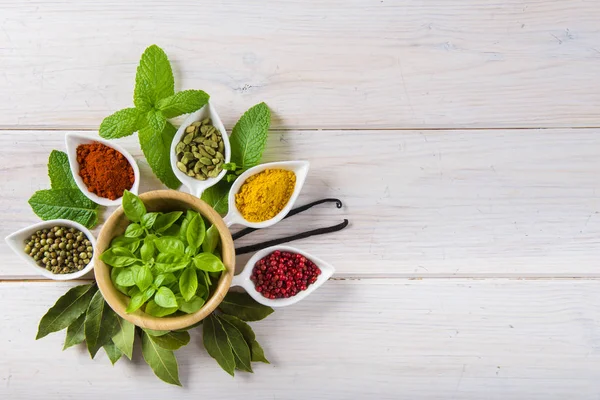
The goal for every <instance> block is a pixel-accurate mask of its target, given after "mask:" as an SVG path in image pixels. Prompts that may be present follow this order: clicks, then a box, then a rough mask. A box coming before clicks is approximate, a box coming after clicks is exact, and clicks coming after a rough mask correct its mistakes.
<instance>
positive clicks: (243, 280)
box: [231, 246, 335, 308]
mask: <svg viewBox="0 0 600 400" xmlns="http://www.w3.org/2000/svg"><path fill="white" fill-rule="evenodd" d="M275 250H279V251H282V252H283V251H289V252H291V253H299V254H302V255H303V256H304V257H306V258H308V259H309V260H310V261H312V262H314V263H315V265H316V266H317V267H319V269H320V270H321V275H319V277H318V278H317V281H316V282H315V283H313V284H311V285H309V286H308V287H307V288H306V290H303V291H301V292H299V293H297V294H296V295H295V296H293V297H288V298H282V299H267V298H266V297H264V296H263V295H262V294H260V293H259V292H257V291H256V288H255V287H254V282H252V281H251V280H250V275H252V270H253V269H254V265H255V264H256V263H257V262H258V261H260V259H261V258H263V257H265V256H267V255H269V254H271V253H272V252H274V251H275ZM334 272H335V268H333V266H332V265H331V264H329V263H326V262H325V261H323V260H321V259H320V258H317V257H315V256H313V255H311V254H308V253H307V252H305V251H302V250H300V249H297V248H295V247H290V246H273V247H268V248H266V249H263V250H260V251H258V252H256V254H255V255H254V256H252V258H251V259H250V260H248V262H247V263H246V266H245V267H244V269H243V270H242V272H240V273H239V274H238V275H236V276H234V277H233V280H232V281H231V286H232V287H233V286H241V287H243V288H244V289H245V290H246V292H248V294H249V295H250V296H252V298H253V299H254V300H256V301H257V302H259V303H260V304H264V305H265V306H269V307H273V308H275V307H285V306H290V305H292V304H296V303H297V302H299V301H300V300H302V299H304V298H306V297H307V296H308V295H310V294H311V293H312V292H314V291H315V290H317V289H318V288H319V287H320V286H321V285H322V284H324V283H325V282H327V280H328V279H329V278H331V276H332V275H333V273H334Z"/></svg>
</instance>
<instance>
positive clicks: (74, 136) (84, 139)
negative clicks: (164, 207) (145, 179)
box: [65, 133, 140, 206]
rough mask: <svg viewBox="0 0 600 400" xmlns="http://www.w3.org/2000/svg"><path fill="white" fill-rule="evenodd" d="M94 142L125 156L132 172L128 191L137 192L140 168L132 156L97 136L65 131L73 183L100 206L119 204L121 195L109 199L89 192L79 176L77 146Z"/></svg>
mask: <svg viewBox="0 0 600 400" xmlns="http://www.w3.org/2000/svg"><path fill="white" fill-rule="evenodd" d="M94 142H99V143H102V144H104V145H106V146H108V147H112V148H113V149H115V150H116V151H118V152H119V153H121V154H123V155H124V156H125V158H126V159H127V161H129V164H130V165H131V168H133V174H134V182H133V186H132V187H131V189H129V191H130V192H131V193H133V194H137V193H138V188H139V186H140V169H139V168H138V165H137V163H136V162H135V159H134V158H133V156H132V155H131V154H130V153H129V152H128V151H127V150H125V149H124V148H123V147H121V146H119V145H118V144H116V143H113V142H110V141H108V140H104V139H101V138H99V137H97V136H92V135H86V134H81V133H67V134H66V135H65V144H66V146H67V156H68V157H69V166H70V167H71V172H72V173H73V179H75V183H76V184H77V187H78V188H79V190H81V192H82V193H83V194H84V195H85V196H86V197H87V198H88V199H90V200H92V201H93V202H94V203H97V204H100V205H101V206H120V205H121V197H119V198H118V199H116V200H110V199H107V198H105V197H100V196H98V195H96V194H94V193H92V192H90V191H89V190H88V188H87V186H86V185H85V183H83V180H82V179H81V176H79V163H78V162H77V147H78V146H79V145H81V144H91V143H94Z"/></svg>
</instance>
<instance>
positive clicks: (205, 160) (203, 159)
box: [199, 157, 212, 166]
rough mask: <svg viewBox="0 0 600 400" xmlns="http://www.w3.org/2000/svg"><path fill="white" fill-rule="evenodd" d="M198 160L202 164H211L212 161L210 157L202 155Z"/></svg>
mask: <svg viewBox="0 0 600 400" xmlns="http://www.w3.org/2000/svg"><path fill="white" fill-rule="evenodd" d="M199 161H200V162H201V163H202V164H204V165H207V166H208V165H212V161H211V160H210V158H208V157H202V158H200V159H199Z"/></svg>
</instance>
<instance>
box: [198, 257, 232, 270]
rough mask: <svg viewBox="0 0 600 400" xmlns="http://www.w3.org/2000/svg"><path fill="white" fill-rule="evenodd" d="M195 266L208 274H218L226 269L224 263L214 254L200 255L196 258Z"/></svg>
mask: <svg viewBox="0 0 600 400" xmlns="http://www.w3.org/2000/svg"><path fill="white" fill-rule="evenodd" d="M193 260H194V265H195V266H196V268H198V269H201V270H203V271H207V272H218V271H223V270H224V269H225V265H223V262H222V261H221V260H220V259H219V258H218V257H217V256H215V255H214V254H211V253H200V254H198V255H197V256H195V257H194V259H193Z"/></svg>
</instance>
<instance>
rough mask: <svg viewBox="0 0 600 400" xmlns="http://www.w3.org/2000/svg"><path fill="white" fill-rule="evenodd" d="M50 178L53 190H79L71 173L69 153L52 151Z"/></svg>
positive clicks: (49, 166) (49, 169)
mask: <svg viewBox="0 0 600 400" xmlns="http://www.w3.org/2000/svg"><path fill="white" fill-rule="evenodd" d="M48 176H49V177H50V187H52V189H78V188H77V184H76V183H75V179H74V178H73V174H72V173H71V167H70V166H69V157H68V156H67V153H64V152H62V151H58V150H52V152H51V153H50V158H49V159H48Z"/></svg>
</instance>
